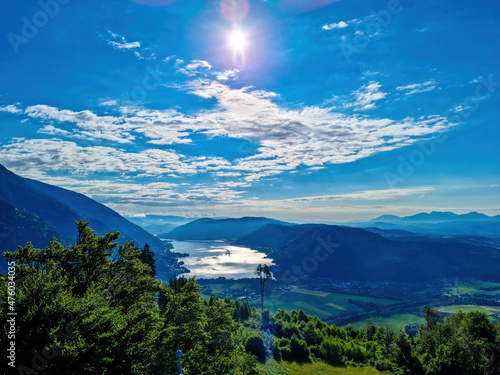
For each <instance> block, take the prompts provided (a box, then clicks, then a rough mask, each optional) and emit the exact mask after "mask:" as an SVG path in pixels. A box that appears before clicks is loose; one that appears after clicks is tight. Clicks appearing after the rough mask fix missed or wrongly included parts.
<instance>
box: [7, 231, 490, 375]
mask: <svg viewBox="0 0 500 375" xmlns="http://www.w3.org/2000/svg"><path fill="white" fill-rule="evenodd" d="M77 227H78V233H79V236H78V240H77V243H76V245H74V246H68V247H63V246H62V245H61V244H60V243H59V242H57V241H53V242H52V243H51V244H50V246H49V247H48V248H46V249H36V248H34V247H33V246H31V245H30V244H28V245H26V246H25V247H18V249H17V250H16V251H15V252H7V253H4V257H5V258H6V259H7V260H8V261H9V262H14V263H15V264H16V276H15V280H16V295H15V311H16V313H17V316H16V335H15V337H16V338H15V354H16V355H15V357H16V361H15V365H16V368H11V367H9V366H8V363H7V360H6V355H2V357H1V358H0V363H1V367H0V368H1V369H2V370H1V371H0V373H5V374H7V373H9V374H10V373H20V374H37V373H42V372H45V373H55V374H87V373H88V374H104V373H109V374H175V371H176V358H175V352H176V350H177V345H179V346H180V349H181V350H182V352H183V356H182V364H183V370H184V373H185V374H186V375H189V374H193V375H194V374H205V375H210V374H214V375H215V374H228V375H229V374H248V375H257V374H267V372H265V371H266V370H265V369H264V367H263V366H260V365H259V361H260V362H261V363H262V362H264V361H266V360H267V359H269V358H272V357H273V358H274V359H276V360H278V361H280V360H286V361H298V362H312V361H323V362H326V363H329V364H331V365H333V366H346V365H354V366H360V367H362V366H370V367H374V368H376V369H378V370H381V371H388V372H390V373H392V374H397V375H403V374H417V375H431V374H432V375H434V374H436V375H437V374H439V375H441V374H442V375H447V374H454V375H456V374H472V375H475V374H478V375H479V374H480V375H493V374H498V373H499V370H500V324H498V323H497V324H493V323H491V322H490V321H489V319H488V317H487V316H486V315H485V314H483V313H480V312H471V313H468V314H463V313H459V314H455V315H452V316H449V317H446V318H445V319H444V320H443V319H441V317H440V316H439V313H438V312H437V310H435V309H431V308H426V309H425V314H424V315H425V319H426V324H423V325H422V327H421V328H420V330H419V332H418V334H416V335H415V336H412V335H409V336H408V335H406V334H405V333H404V332H403V331H400V332H398V333H394V332H392V330H391V329H389V328H387V327H376V326H374V325H373V322H371V321H368V322H367V324H366V326H365V327H362V328H360V329H355V328H353V327H352V326H347V327H346V328H345V329H344V328H340V327H337V326H335V325H328V324H327V323H325V322H323V321H321V320H320V319H318V317H313V316H310V315H307V314H305V313H304V311H302V310H299V311H292V312H291V313H290V312H286V311H283V310H279V311H278V312H277V313H276V314H270V313H269V311H267V310H266V311H264V312H261V311H259V310H257V309H256V308H255V307H252V306H251V305H250V304H249V302H248V301H246V300H245V301H239V300H231V299H230V298H229V297H226V298H225V299H223V300H221V299H219V298H218V297H215V296H213V297H210V298H209V299H208V300H206V299H204V298H202V296H201V292H200V289H199V285H198V284H197V283H196V280H195V278H190V279H186V278H178V279H171V280H170V281H169V282H168V283H164V282H162V281H160V280H158V279H156V277H155V272H156V269H155V261H154V254H153V253H152V252H151V251H150V250H149V249H148V248H147V247H144V248H143V249H138V248H136V247H135V246H134V244H133V243H126V244H125V245H120V246H118V245H117V244H116V243H115V241H116V239H117V238H118V236H119V234H118V233H116V232H115V233H108V234H106V235H105V236H98V235H97V234H95V233H94V232H93V231H92V230H91V229H90V228H89V227H88V223H84V222H79V223H78V224H77ZM0 285H1V288H0V301H1V302H2V303H1V305H0V317H2V319H3V320H2V321H1V325H2V332H3V333H7V331H8V329H9V325H8V323H7V322H6V319H4V317H6V314H7V312H8V311H7V309H8V306H9V305H8V304H7V302H6V301H7V296H8V288H7V286H8V278H7V275H3V274H0ZM4 301H5V302H4ZM1 340H2V341H1V352H2V353H7V349H8V348H9V346H8V345H10V343H9V342H10V340H8V339H7V337H6V335H4V334H2V336H1ZM3 369H6V370H3ZM8 370H13V371H11V372H7V371H8Z"/></svg>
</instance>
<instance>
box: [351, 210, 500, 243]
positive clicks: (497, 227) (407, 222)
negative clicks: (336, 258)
mask: <svg viewBox="0 0 500 375" xmlns="http://www.w3.org/2000/svg"><path fill="white" fill-rule="evenodd" d="M346 224H347V225H349V226H355V227H362V228H367V227H377V228H380V229H400V230H405V231H409V232H415V233H420V234H428V235H434V236H443V235H454V236H462V235H464V236H484V237H490V238H500V215H498V216H487V215H484V214H481V213H478V212H469V213H467V214H463V215H458V214H455V213H453V212H436V211H433V212H431V213H419V214H416V215H412V216H406V217H399V216H394V215H384V216H380V217H378V218H376V219H372V220H369V221H366V222H351V223H346Z"/></svg>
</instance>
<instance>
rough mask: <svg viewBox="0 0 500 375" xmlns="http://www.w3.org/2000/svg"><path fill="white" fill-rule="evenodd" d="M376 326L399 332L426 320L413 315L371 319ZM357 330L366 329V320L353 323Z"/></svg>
mask: <svg viewBox="0 0 500 375" xmlns="http://www.w3.org/2000/svg"><path fill="white" fill-rule="evenodd" d="M370 319H372V320H373V323H374V324H375V325H376V326H385V327H389V328H391V329H392V330H393V331H394V332H398V331H399V329H400V328H404V327H405V326H406V325H407V324H410V323H420V324H422V323H423V322H424V318H422V317H420V316H417V315H413V314H395V315H391V316H389V317H381V316H374V317H373V318H370ZM351 324H352V326H353V327H354V328H356V329H359V328H361V327H364V326H365V324H366V320H363V321H359V322H355V323H351Z"/></svg>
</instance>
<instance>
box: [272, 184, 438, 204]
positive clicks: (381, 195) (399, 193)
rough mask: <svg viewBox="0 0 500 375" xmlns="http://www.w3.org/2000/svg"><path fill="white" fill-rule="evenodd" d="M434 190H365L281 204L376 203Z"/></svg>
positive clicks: (291, 200) (305, 198) (288, 200)
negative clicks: (357, 201)
mask: <svg viewBox="0 0 500 375" xmlns="http://www.w3.org/2000/svg"><path fill="white" fill-rule="evenodd" d="M432 190H434V188H432V187H419V188H408V189H385V190H364V191H359V192H354V193H345V194H336V195H319V196H312V197H301V198H291V199H282V200H281V202H311V201H316V202H317V201H345V200H361V201H376V200H387V199H394V198H397V197H405V196H408V195H421V194H422V193H426V192H429V191H432Z"/></svg>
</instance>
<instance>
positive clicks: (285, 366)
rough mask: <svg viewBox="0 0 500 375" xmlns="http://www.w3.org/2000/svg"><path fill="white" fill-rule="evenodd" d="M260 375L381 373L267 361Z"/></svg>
mask: <svg viewBox="0 0 500 375" xmlns="http://www.w3.org/2000/svg"><path fill="white" fill-rule="evenodd" d="M259 371H260V374H261V375H285V374H286V375H379V374H382V373H381V372H379V371H377V370H375V369H371V368H356V367H332V366H330V365H327V364H325V363H321V362H315V363H307V364H298V363H295V362H292V363H290V362H285V361H282V362H276V361H274V360H273V361H268V362H267V363H266V364H264V365H260V366H259Z"/></svg>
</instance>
